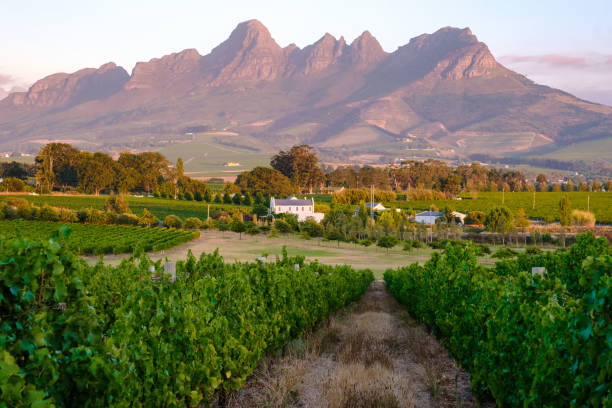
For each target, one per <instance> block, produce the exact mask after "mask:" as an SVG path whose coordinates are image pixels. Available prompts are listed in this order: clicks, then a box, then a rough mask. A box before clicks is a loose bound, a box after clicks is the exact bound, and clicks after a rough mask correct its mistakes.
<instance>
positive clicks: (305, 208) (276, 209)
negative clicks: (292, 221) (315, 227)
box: [270, 197, 325, 222]
mask: <svg viewBox="0 0 612 408" xmlns="http://www.w3.org/2000/svg"><path fill="white" fill-rule="evenodd" d="M286 213H289V214H293V215H295V216H296V217H297V220H298V221H299V222H302V221H306V220H307V219H309V218H312V219H313V220H315V221H316V222H321V221H323V217H324V216H325V214H323V213H318V212H314V199H313V198H309V199H299V198H296V197H289V198H286V199H280V198H274V197H272V198H271V199H270V214H286Z"/></svg>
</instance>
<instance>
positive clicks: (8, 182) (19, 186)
mask: <svg viewBox="0 0 612 408" xmlns="http://www.w3.org/2000/svg"><path fill="white" fill-rule="evenodd" d="M24 188H25V183H24V182H23V180H21V179H18V178H17V177H7V178H5V179H4V180H3V181H2V183H0V191H6V192H9V191H11V192H19V191H23V189H24Z"/></svg>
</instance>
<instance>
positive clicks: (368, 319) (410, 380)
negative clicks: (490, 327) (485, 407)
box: [227, 280, 478, 408]
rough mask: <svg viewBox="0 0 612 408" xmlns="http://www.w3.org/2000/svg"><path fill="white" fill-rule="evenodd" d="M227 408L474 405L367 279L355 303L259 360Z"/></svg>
mask: <svg viewBox="0 0 612 408" xmlns="http://www.w3.org/2000/svg"><path fill="white" fill-rule="evenodd" d="M227 406H228V407H232V408H234V407H317V408H318V407H321V408H325V407H328V408H361V407H363V408H370V407H372V408H373V407H379V408H385V407H389V408H391V407H398V408H399V407H477V406H478V404H477V402H476V400H475V398H474V397H473V396H472V395H471V392H470V379H469V374H468V373H466V372H465V371H463V370H461V369H460V368H458V367H457V365H456V364H455V362H454V361H453V360H452V359H451V358H450V357H449V356H448V354H447V353H446V351H445V350H444V348H443V347H442V346H441V345H440V344H439V343H438V341H437V340H436V339H435V338H434V337H433V336H432V335H430V334H427V332H426V330H425V329H424V328H423V327H422V326H420V325H418V324H417V323H416V322H415V321H414V320H413V319H411V318H410V317H409V316H408V314H407V313H406V312H405V311H404V310H403V308H402V307H401V306H400V305H399V303H398V302H397V301H396V300H395V299H394V298H393V297H392V296H391V294H390V293H389V292H388V291H387V290H386V288H385V283H384V282H383V281H380V280H378V281H375V282H373V283H372V286H371V287H370V289H369V290H368V292H367V293H366V294H365V295H364V296H363V298H362V299H361V300H360V301H359V302H357V303H356V304H354V305H352V306H350V307H348V308H346V309H345V310H343V311H342V312H340V313H339V314H337V315H336V316H334V317H332V318H331V319H329V321H328V322H326V323H325V324H323V325H322V327H320V328H318V329H317V330H315V331H314V332H312V333H309V334H307V335H306V336H304V337H303V338H301V339H298V340H295V341H293V342H292V343H290V344H289V345H288V346H286V347H285V349H284V350H282V351H280V352H278V353H277V355H276V356H273V357H268V358H265V359H263V360H262V361H261V362H260V364H259V366H258V368H257V370H256V371H255V373H254V374H253V375H252V376H251V377H250V378H249V379H248V381H247V383H246V385H245V386H244V387H243V388H242V389H240V390H239V391H237V392H235V393H234V394H232V395H230V396H229V398H228V401H227Z"/></svg>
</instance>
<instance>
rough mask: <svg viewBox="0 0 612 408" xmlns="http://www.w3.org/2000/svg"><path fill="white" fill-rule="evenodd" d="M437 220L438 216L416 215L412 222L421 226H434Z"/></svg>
mask: <svg viewBox="0 0 612 408" xmlns="http://www.w3.org/2000/svg"><path fill="white" fill-rule="evenodd" d="M438 218H440V216H438V215H416V216H415V217H414V220H415V221H416V222H420V223H421V224H426V225H434V224H435V223H436V220H437V219H438Z"/></svg>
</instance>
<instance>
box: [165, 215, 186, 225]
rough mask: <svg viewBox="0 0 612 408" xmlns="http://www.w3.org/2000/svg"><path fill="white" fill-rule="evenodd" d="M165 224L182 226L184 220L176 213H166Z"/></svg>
mask: <svg viewBox="0 0 612 408" xmlns="http://www.w3.org/2000/svg"><path fill="white" fill-rule="evenodd" d="M164 225H165V226H166V227H168V228H181V227H182V226H183V221H181V219H180V218H179V217H177V216H176V215H166V218H164Z"/></svg>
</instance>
